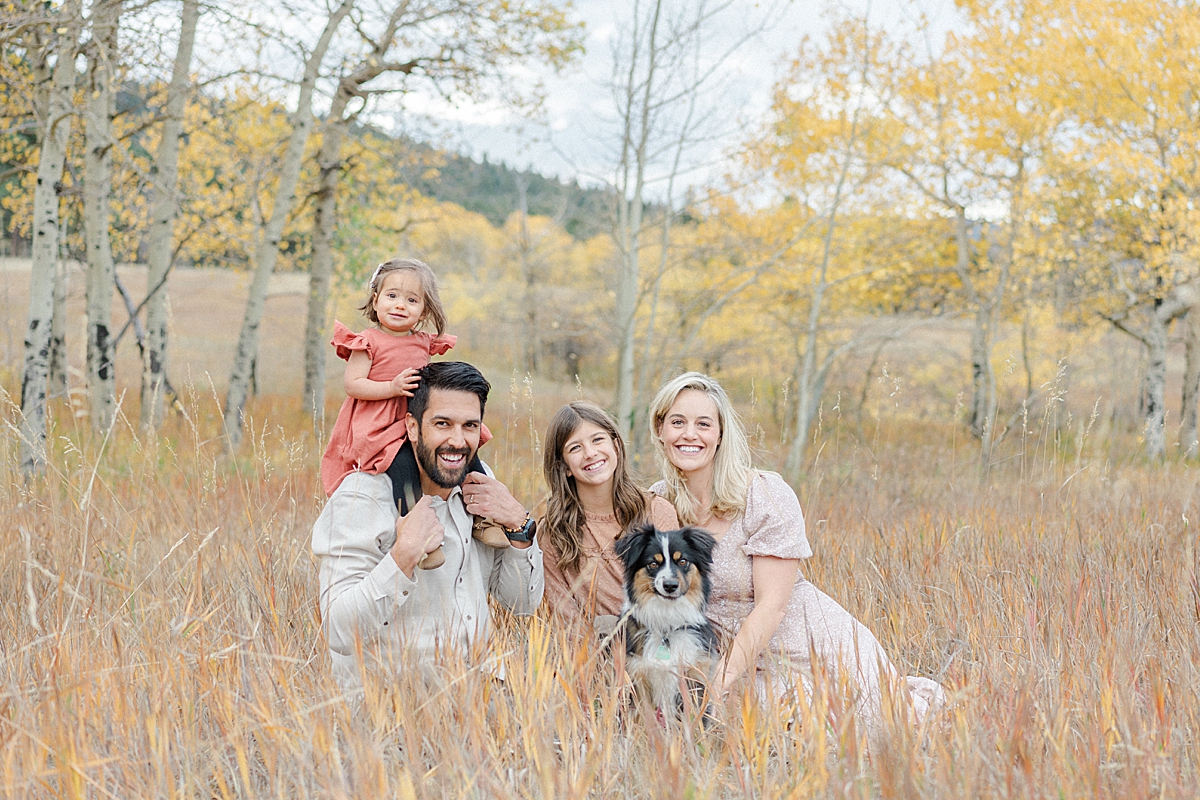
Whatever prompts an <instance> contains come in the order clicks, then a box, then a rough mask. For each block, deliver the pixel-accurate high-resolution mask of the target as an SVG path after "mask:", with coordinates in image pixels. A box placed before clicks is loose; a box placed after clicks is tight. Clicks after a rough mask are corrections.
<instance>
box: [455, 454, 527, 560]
mask: <svg viewBox="0 0 1200 800" xmlns="http://www.w3.org/2000/svg"><path fill="white" fill-rule="evenodd" d="M462 493H463V500H464V501H465V502H466V504H467V511H468V512H469V513H471V514H474V515H475V516H477V517H487V518H488V519H490V520H492V521H493V522H496V523H497V524H500V525H503V526H504V527H505V528H508V529H509V530H516V529H517V528H520V527H521V526H522V525H524V524H525V518H526V516H527V512H526V511H525V506H523V505H521V504H520V503H519V502H517V499H516V498H515V497H513V496H512V494H511V493H510V492H509V491H508V487H507V486H505V485H504V484H503V483H501V482H500V481H498V480H496V479H495V478H490V477H488V476H487V475H484V474H483V473H480V472H468V473H467V477H466V478H465V479H464V480H463V484H462ZM529 544H530V543H529V542H513V543H512V545H513V547H516V548H525V547H528V546H529Z"/></svg>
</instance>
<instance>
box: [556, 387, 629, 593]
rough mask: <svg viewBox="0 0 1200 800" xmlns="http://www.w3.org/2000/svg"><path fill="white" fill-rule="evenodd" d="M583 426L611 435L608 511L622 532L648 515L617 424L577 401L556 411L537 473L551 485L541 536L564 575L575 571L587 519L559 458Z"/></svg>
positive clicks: (590, 404)
mask: <svg viewBox="0 0 1200 800" xmlns="http://www.w3.org/2000/svg"><path fill="white" fill-rule="evenodd" d="M584 422H590V423H592V424H593V425H596V426H597V427H599V428H600V429H601V430H603V431H604V432H605V433H606V434H608V435H609V436H610V437H612V440H613V447H614V449H615V450H616V451H617V466H616V469H615V470H614V471H613V510H614V511H615V512H616V515H617V523H618V524H620V526H621V533H622V534H623V533H624V532H625V531H627V530H629V528H630V526H631V525H633V524H634V523H636V522H642V521H644V520H645V519H646V517H647V515H648V514H647V511H648V504H647V502H646V495H645V494H643V493H642V490H641V489H639V488H638V487H637V484H635V483H634V482H633V478H631V477H629V468H628V466H627V459H626V457H625V442H624V441H623V440H622V439H621V434H620V433H619V432H618V431H617V422H616V420H614V419H613V418H612V417H611V416H609V415H608V413H607V412H606V411H605V410H604V409H602V408H601V407H600V406H598V405H596V404H595V403H588V402H585V401H576V402H574V403H568V404H567V405H565V406H563V407H562V408H560V409H559V410H558V412H557V413H555V415H554V418H553V419H552V420H550V427H549V429H548V430H547V431H546V443H545V449H544V450H543V451H542V471H543V473H544V474H545V476H546V485H547V486H549V487H550V498H549V499H548V500H547V501H546V519H545V523H544V525H543V526H542V529H541V534H542V535H543V536H546V537H547V538H548V539H549V540H550V542H551V543H552V544H554V546H555V547H556V548H557V549H558V553H559V556H558V568H559V569H560V570H562V571H563V572H578V571H579V561H580V559H581V558H582V557H583V529H584V526H585V525H586V524H587V518H586V517H585V516H584V513H583V505H582V504H581V503H580V502H579V492H578V491H576V489H575V478H574V477H572V475H571V471H570V470H569V469H567V464H566V461H565V460H564V459H563V448H564V447H566V445H567V440H568V439H570V438H571V436H572V435H573V434H574V433H575V431H576V430H577V429H578V428H579V426H580V424H581V423H584Z"/></svg>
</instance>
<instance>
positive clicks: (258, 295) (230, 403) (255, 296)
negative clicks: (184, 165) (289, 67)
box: [225, 0, 354, 449]
mask: <svg viewBox="0 0 1200 800" xmlns="http://www.w3.org/2000/svg"><path fill="white" fill-rule="evenodd" d="M353 5H354V0H342V2H341V4H340V5H339V6H338V7H337V8H336V9H335V10H334V11H333V12H332V14H330V16H329V19H328V20H327V21H326V23H325V29H324V30H323V31H322V32H321V37H320V39H318V41H317V44H316V46H315V47H314V48H313V51H312V53H311V54H310V55H309V57H308V60H307V61H306V62H305V65H304V76H303V77H302V78H301V81H300V93H299V97H298V98H297V100H296V110H295V112H294V113H293V114H292V133H291V136H289V137H288V142H287V149H286V150H285V152H284V156H283V168H282V171H281V172H280V175H279V185H278V188H277V189H276V192H275V205H274V207H273V208H272V209H271V216H270V219H269V220H268V221H267V223H266V225H265V226H264V227H263V229H262V230H261V231H260V232H259V237H258V242H257V244H256V246H255V250H254V278H253V280H252V281H251V283H250V293H249V296H248V297H247V299H246V311H245V314H244V316H243V318H242V330H241V333H240V334H239V336H238V343H237V349H236V350H235V352H234V356H233V368H232V370H231V371H230V375H229V389H228V391H227V392H226V395H225V435H226V438H227V441H228V445H229V447H230V449H233V448H236V447H237V446H238V445H239V444H240V443H241V440H242V424H243V417H244V414H245V410H246V398H247V396H248V395H249V392H250V382H251V380H252V379H253V371H254V359H255V356H256V355H257V353H258V329H259V325H260V324H261V323H262V316H263V310H264V308H265V307H266V302H267V288H268V286H269V285H270V282H271V273H272V272H274V271H275V259H276V258H277V257H278V255H279V240H280V239H281V238H282V236H283V226H284V224H285V223H286V222H287V218H288V216H289V215H290V214H291V211H292V207H293V206H294V205H295V200H296V184H297V182H298V181H299V179H300V167H301V165H302V163H303V158H304V147H305V144H307V142H308V135H309V132H310V130H311V128H312V96H313V90H314V88H315V86H316V82H317V75H318V73H319V71H320V68H321V62H322V61H323V60H324V59H325V52H326V51H327V50H328V49H329V43H330V42H331V41H332V40H333V34H334V32H335V31H336V30H337V28H338V26H339V25H340V24H341V22H342V20H343V19H345V18H346V16H347V15H348V14H349V13H350V9H351V8H352V7H353Z"/></svg>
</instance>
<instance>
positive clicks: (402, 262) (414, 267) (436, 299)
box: [358, 258, 446, 336]
mask: <svg viewBox="0 0 1200 800" xmlns="http://www.w3.org/2000/svg"><path fill="white" fill-rule="evenodd" d="M392 272H411V273H412V274H413V275H415V276H417V282H418V283H420V284H421V291H422V292H423V293H424V294H425V313H424V314H422V315H421V319H420V320H419V321H418V322H417V324H416V328H421V327H422V326H423V325H425V324H426V323H429V324H430V325H432V326H433V332H434V333H435V334H437V335H438V336H441V335H442V334H443V333H445V331H446V309H445V307H444V306H443V305H442V297H441V295H440V294H438V286H437V278H435V277H434V275H433V270H431V269H430V268H429V265H428V264H426V263H425V262H424V261H418V260H417V259H415V258H393V259H390V260H388V261H385V262H383V263H382V264H380V265H379V266H378V267H376V268H375V272H373V273H372V274H371V280H370V282H369V284H368V285H367V290H368V293H367V300H366V302H364V303H363V304H362V305H361V306H359V307H358V310H359V311H361V312H363V316H365V317H366V318H367V319H369V320H370V321H371V322H374V323H375V324H376V325H378V324H379V315H378V314H376V313H375V300H376V298H378V297H379V290H380V289H381V288H382V287H383V278H384V276H386V275H388V274H389V273H392Z"/></svg>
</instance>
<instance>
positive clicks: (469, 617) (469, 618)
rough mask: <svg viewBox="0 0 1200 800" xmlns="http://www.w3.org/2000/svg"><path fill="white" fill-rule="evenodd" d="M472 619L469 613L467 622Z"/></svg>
mask: <svg viewBox="0 0 1200 800" xmlns="http://www.w3.org/2000/svg"><path fill="white" fill-rule="evenodd" d="M470 621H471V615H470V614H467V622H470Z"/></svg>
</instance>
